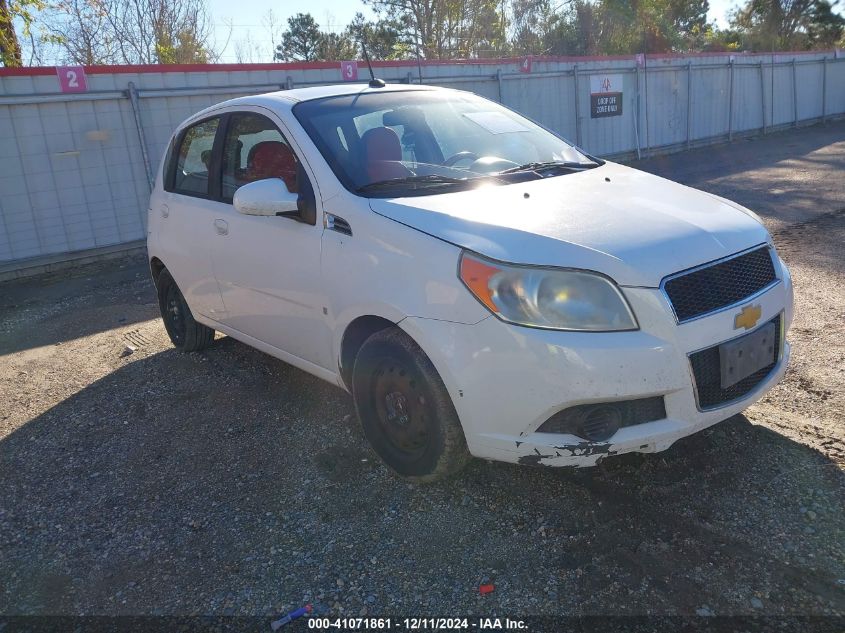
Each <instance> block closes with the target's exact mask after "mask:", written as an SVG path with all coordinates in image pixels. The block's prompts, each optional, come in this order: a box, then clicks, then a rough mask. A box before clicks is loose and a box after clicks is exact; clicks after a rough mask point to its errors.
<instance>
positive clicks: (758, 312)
mask: <svg viewBox="0 0 845 633" xmlns="http://www.w3.org/2000/svg"><path fill="white" fill-rule="evenodd" d="M761 316H763V307H762V306H745V307H744V308H743V309H742V310H740V312H739V314H737V315H736V316H735V317H734V329H735V330H738V329H739V328H741V327H744V328H745V329H746V330H750V329H751V328H753V327H754V326H755V325H757V321H759V320H760V317H761Z"/></svg>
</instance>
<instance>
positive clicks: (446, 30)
mask: <svg viewBox="0 0 845 633" xmlns="http://www.w3.org/2000/svg"><path fill="white" fill-rule="evenodd" d="M364 3H365V4H367V5H368V6H370V7H372V9H373V11H375V13H376V14H377V15H378V16H379V18H380V19H382V20H387V21H389V22H392V23H394V24H396V25H397V26H398V29H399V35H400V39H401V41H402V42H403V43H404V44H405V45H406V46H407V47H408V48H409V49H411V50H414V51H416V50H417V49H419V53H420V55H421V56H422V57H425V58H427V59H449V58H466V57H478V56H480V55H482V54H485V53H487V52H489V50H490V46H491V43H492V44H495V43H496V42H499V41H501V39H502V38H500V37H499V33H500V31H501V29H500V25H501V24H502V15H501V13H500V9H501V7H500V5H499V3H498V1H497V0H364ZM494 29H495V32H494Z"/></svg>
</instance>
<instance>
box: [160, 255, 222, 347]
mask: <svg viewBox="0 0 845 633" xmlns="http://www.w3.org/2000/svg"><path fill="white" fill-rule="evenodd" d="M156 285H157V286H158V306H159V310H160V311H161V318H162V320H163V321H164V328H165V329H166V330H167V335H168V336H169V337H170V340H171V342H172V343H173V346H174V347H176V349H179V350H181V351H183V352H196V351H199V350H201V349H205V348H206V347H208V346H209V345H211V342H212V341H213V340H214V330H213V329H212V328H210V327H207V326H205V325H203V324H202V323H197V321H196V320H195V319H194V315H193V314H192V313H191V309H190V308H189V307H188V303H187V302H186V301H185V297H183V296H182V291H181V290H179V286H177V285H176V282H175V281H174V280H173V277H172V276H171V274H170V272H168V271H167V269H165V270H162V271H161V273H160V274H159V276H158V283H157V284H156Z"/></svg>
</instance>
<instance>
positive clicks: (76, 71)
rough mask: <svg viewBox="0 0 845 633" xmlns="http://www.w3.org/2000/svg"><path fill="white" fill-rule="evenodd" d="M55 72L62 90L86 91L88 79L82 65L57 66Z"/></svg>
mask: <svg viewBox="0 0 845 633" xmlns="http://www.w3.org/2000/svg"><path fill="white" fill-rule="evenodd" d="M56 74H57V75H58V76H59V86H60V87H61V89H62V92H88V81H87V79H86V78H85V69H84V68H83V67H82V66H59V67H57V68H56Z"/></svg>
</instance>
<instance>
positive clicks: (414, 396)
mask: <svg viewBox="0 0 845 633" xmlns="http://www.w3.org/2000/svg"><path fill="white" fill-rule="evenodd" d="M352 395H353V397H354V400H355V409H356V411H357V413H358V419H359V420H360V421H361V426H362V427H363V429H364V434H365V435H366V437H367V440H369V442H370V444H371V445H372V447H373V449H374V450H375V452H376V453H378V455H379V457H381V458H382V460H384V462H385V463H386V464H387V465H388V466H389V467H390V468H392V469H393V470H394V471H396V472H397V473H398V474H399V475H402V476H403V477H406V478H409V479H413V480H416V481H434V480H437V479H442V478H445V477H448V476H450V475H453V474H455V473H457V472H458V471H459V470H460V469H461V468H463V466H464V465H465V464H466V463H467V461H468V460H469V451H468V450H467V446H466V439H465V438H464V433H463V430H462V428H461V423H460V420H459V418H458V414H457V413H456V411H455V407H454V405H453V404H452V399H451V398H450V397H449V393H448V392H447V391H446V387H445V386H444V385H443V381H442V380H441V379H440V376H439V375H438V373H437V370H436V369H435V368H434V365H432V363H431V360H429V358H428V356H426V355H425V353H424V352H423V351H422V350H421V349H420V347H419V346H418V345H417V344H416V343H415V342H414V341H413V340H412V339H411V338H410V337H409V336H408V335H407V334H405V333H404V332H403V331H402V330H400V329H398V328H387V329H384V330H381V331H379V332H376V333H375V334H373V335H372V336H371V337H370V338H368V339H367V340H366V341H365V342H364V344H363V346H362V347H361V349H360V351H359V352H358V356H357V358H356V359H355V366H354V369H353V375H352Z"/></svg>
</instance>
